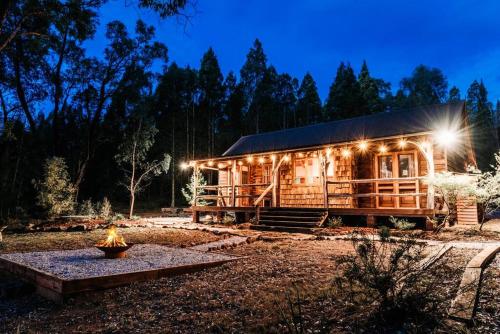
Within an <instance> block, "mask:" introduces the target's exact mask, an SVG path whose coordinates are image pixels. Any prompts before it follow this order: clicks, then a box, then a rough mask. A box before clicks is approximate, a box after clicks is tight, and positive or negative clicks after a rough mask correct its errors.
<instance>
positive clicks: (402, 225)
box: [389, 216, 416, 230]
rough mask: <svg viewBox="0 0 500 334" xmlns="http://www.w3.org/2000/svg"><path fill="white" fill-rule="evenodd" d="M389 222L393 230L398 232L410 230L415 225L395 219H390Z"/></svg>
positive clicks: (404, 220)
mask: <svg viewBox="0 0 500 334" xmlns="http://www.w3.org/2000/svg"><path fill="white" fill-rule="evenodd" d="M389 221H390V222H391V223H392V224H393V225H394V227H395V228H397V229H398V230H412V229H414V228H415V225H416V224H415V223H411V222H409V221H408V220H407V219H404V218H396V217H392V216H391V217H390V218H389Z"/></svg>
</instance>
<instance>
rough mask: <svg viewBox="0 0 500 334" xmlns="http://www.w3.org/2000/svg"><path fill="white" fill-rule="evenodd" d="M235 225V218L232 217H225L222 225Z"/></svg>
mask: <svg viewBox="0 0 500 334" xmlns="http://www.w3.org/2000/svg"><path fill="white" fill-rule="evenodd" d="M234 223H235V218H234V217H233V216H231V215H225V216H224V218H222V224H224V225H227V226H231V225H234Z"/></svg>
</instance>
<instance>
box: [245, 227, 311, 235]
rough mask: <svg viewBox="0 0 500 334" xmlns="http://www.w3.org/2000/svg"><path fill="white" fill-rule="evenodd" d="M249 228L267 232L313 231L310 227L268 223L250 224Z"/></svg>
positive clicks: (308, 232) (309, 232)
mask: <svg viewBox="0 0 500 334" xmlns="http://www.w3.org/2000/svg"><path fill="white" fill-rule="evenodd" d="M250 229H252V230H258V231H268V232H288V233H307V234H311V233H314V229H312V228H310V227H288V226H268V225H250Z"/></svg>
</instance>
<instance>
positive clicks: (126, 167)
mask: <svg viewBox="0 0 500 334" xmlns="http://www.w3.org/2000/svg"><path fill="white" fill-rule="evenodd" d="M129 131H130V132H129V134H128V135H127V136H126V137H125V138H124V141H123V143H122V144H121V145H120V147H119V150H118V154H117V155H116V156H115V159H116V162H117V164H118V165H119V166H120V167H121V168H122V170H123V171H124V173H125V180H126V182H124V183H122V185H123V186H124V187H125V188H127V190H128V191H129V194H130V211H129V218H132V216H133V213H134V203H135V196H136V194H137V193H139V192H140V191H141V190H143V189H144V188H145V187H147V186H148V185H149V181H150V180H151V178H153V177H154V176H158V175H160V174H162V173H165V174H166V173H167V172H168V169H169V167H170V160H171V158H170V156H169V155H168V154H166V153H165V154H163V157H162V158H161V159H159V160H149V159H148V153H149V151H150V149H151V147H152V146H153V144H154V140H155V136H156V134H157V132H158V130H157V129H156V127H155V125H154V124H153V123H152V122H151V121H150V120H148V119H147V118H144V117H142V116H140V115H139V116H138V118H137V119H133V120H132V122H131V124H130V130H129Z"/></svg>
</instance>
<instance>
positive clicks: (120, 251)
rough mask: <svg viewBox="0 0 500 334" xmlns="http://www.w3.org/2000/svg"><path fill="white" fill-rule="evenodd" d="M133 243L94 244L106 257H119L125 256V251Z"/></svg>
mask: <svg viewBox="0 0 500 334" xmlns="http://www.w3.org/2000/svg"><path fill="white" fill-rule="evenodd" d="M133 245H134V244H130V243H129V244H127V246H112V247H109V246H96V247H97V249H99V250H101V251H103V252H104V257H105V258H106V259H121V258H124V257H127V253H126V251H127V250H128V249H129V248H130V247H132V246H133Z"/></svg>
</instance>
